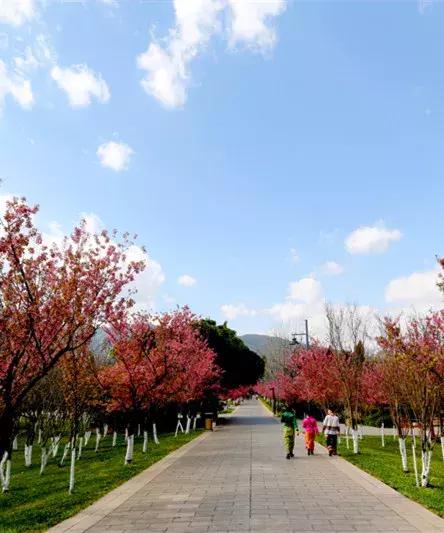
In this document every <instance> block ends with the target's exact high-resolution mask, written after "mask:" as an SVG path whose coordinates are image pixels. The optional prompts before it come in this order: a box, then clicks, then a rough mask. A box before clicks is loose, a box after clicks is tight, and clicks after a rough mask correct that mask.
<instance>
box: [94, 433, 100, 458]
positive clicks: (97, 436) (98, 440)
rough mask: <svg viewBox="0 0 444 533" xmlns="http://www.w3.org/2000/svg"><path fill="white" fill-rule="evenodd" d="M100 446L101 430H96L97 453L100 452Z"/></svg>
mask: <svg viewBox="0 0 444 533" xmlns="http://www.w3.org/2000/svg"><path fill="white" fill-rule="evenodd" d="M99 444H100V430H99V428H96V447H95V450H94V451H95V452H98V451H99Z"/></svg>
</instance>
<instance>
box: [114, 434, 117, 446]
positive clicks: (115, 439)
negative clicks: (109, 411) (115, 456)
mask: <svg viewBox="0 0 444 533" xmlns="http://www.w3.org/2000/svg"><path fill="white" fill-rule="evenodd" d="M116 444H117V431H114V432H113V448H115V446H116Z"/></svg>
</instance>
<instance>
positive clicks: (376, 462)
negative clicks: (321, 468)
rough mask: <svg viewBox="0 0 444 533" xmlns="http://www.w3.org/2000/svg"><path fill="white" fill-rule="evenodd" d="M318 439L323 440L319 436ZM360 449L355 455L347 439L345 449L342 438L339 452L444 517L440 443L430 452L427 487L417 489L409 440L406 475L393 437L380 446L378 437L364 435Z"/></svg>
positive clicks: (418, 458)
mask: <svg viewBox="0 0 444 533" xmlns="http://www.w3.org/2000/svg"><path fill="white" fill-rule="evenodd" d="M320 440H322V437H321V438H320ZM416 442H417V446H416V452H417V464H418V471H419V475H421V460H420V450H419V442H418V439H417V441H416ZM360 449H361V453H360V454H359V455H355V454H354V453H353V445H352V441H351V439H350V449H349V450H347V448H346V445H345V438H344V437H341V443H340V444H339V446H338V452H339V453H340V454H341V456H342V457H343V458H344V459H346V460H347V461H350V463H353V464H354V465H356V466H358V467H359V468H362V470H365V471H366V472H368V473H369V474H372V475H373V476H375V477H376V478H378V479H380V480H381V481H383V482H384V483H386V484H387V485H390V487H393V488H394V489H396V490H397V491H399V492H400V493H401V494H404V495H405V496H407V497H408V498H411V499H412V500H415V501H417V502H418V503H420V504H421V505H424V507H427V508H428V509H430V510H431V511H433V512H435V513H436V514H438V515H440V516H444V461H443V460H442V455H441V446H440V445H439V444H437V445H436V446H435V448H434V452H433V458H432V468H431V476H430V484H431V487H430V488H417V487H416V485H415V474H414V471H413V461H412V448H411V440H410V439H407V455H408V462H409V469H410V472H409V473H407V474H406V473H404V472H403V471H402V467H401V456H400V454H399V445H398V441H397V440H396V441H395V440H394V439H393V437H392V436H390V437H388V436H387V437H386V439H385V448H382V447H381V439H380V437H364V439H363V440H361V441H360Z"/></svg>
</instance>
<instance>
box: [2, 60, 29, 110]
mask: <svg viewBox="0 0 444 533" xmlns="http://www.w3.org/2000/svg"><path fill="white" fill-rule="evenodd" d="M7 96H10V97H12V98H13V99H14V100H15V101H16V102H17V104H18V105H19V106H20V107H22V108H23V109H30V108H31V107H32V106H33V105H34V94H33V92H32V87H31V82H30V80H28V79H25V78H24V77H23V76H22V75H20V73H18V72H15V71H10V70H9V69H8V67H7V66H6V64H5V63H4V62H3V61H2V60H1V59H0V112H1V110H2V108H3V105H4V101H5V98H6V97H7Z"/></svg>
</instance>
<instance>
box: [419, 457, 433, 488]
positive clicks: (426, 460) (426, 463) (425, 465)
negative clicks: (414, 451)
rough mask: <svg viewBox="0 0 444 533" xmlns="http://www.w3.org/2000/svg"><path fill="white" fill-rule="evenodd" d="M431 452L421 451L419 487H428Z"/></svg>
mask: <svg viewBox="0 0 444 533" xmlns="http://www.w3.org/2000/svg"><path fill="white" fill-rule="evenodd" d="M431 459H432V450H421V462H422V465H421V466H422V468H421V487H428V486H429V480H430V462H431Z"/></svg>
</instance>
